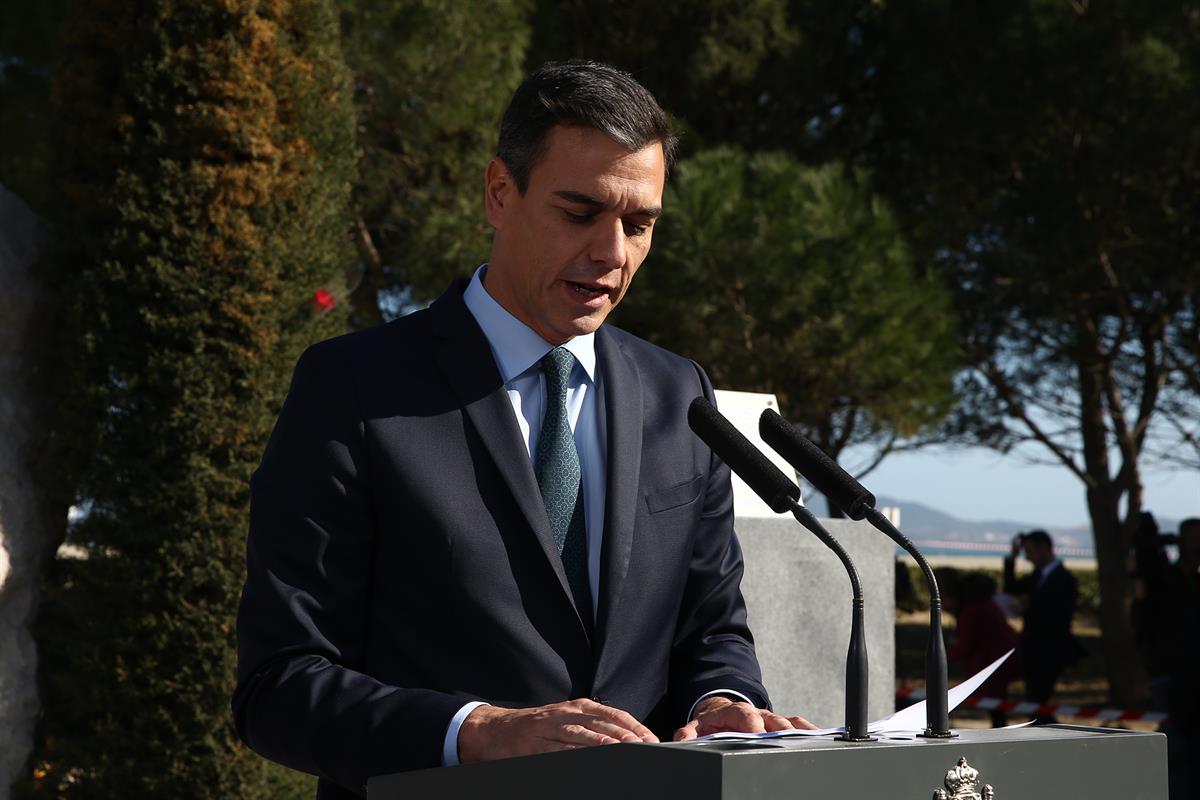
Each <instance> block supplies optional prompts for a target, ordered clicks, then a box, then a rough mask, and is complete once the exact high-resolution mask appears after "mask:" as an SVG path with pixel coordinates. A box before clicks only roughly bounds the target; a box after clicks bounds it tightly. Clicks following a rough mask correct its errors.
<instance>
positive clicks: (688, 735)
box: [673, 720, 700, 742]
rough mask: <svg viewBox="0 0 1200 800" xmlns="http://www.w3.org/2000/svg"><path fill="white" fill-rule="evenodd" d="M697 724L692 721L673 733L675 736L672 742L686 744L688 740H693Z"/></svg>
mask: <svg viewBox="0 0 1200 800" xmlns="http://www.w3.org/2000/svg"><path fill="white" fill-rule="evenodd" d="M699 724H700V723H698V722H696V721H695V720H693V721H691V722H689V723H688V724H687V725H684V726H683V727H682V728H680V729H679V730H677V731H675V736H674V737H673V741H676V742H686V741H688V740H689V739H695V738H696V729H697V727H698V726H699Z"/></svg>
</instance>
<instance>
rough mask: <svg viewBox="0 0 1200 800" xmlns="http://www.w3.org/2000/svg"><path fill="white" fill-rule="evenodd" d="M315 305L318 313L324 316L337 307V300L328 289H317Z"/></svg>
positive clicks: (314, 296)
mask: <svg viewBox="0 0 1200 800" xmlns="http://www.w3.org/2000/svg"><path fill="white" fill-rule="evenodd" d="M313 305H314V306H315V307H316V309H317V313H319V314H324V313H325V312H326V311H328V310H329V309H331V308H333V307H334V306H336V305H337V298H336V297H334V296H333V293H332V292H330V291H329V290H328V289H317V290H316V291H315V292H313Z"/></svg>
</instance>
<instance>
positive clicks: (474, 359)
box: [430, 282, 586, 630]
mask: <svg viewBox="0 0 1200 800" xmlns="http://www.w3.org/2000/svg"><path fill="white" fill-rule="evenodd" d="M465 288H466V283H465V282H456V283H455V284H454V285H452V286H451V287H450V289H449V290H448V291H447V292H446V293H445V294H444V295H442V296H441V297H440V298H439V299H438V301H437V302H436V303H434V305H433V306H432V307H431V308H430V311H431V312H433V331H434V335H435V337H436V339H437V342H436V344H435V347H436V349H437V355H436V357H437V363H438V367H439V368H440V369H441V371H442V374H443V375H444V376H445V378H446V380H447V382H449V384H450V385H451V386H452V387H453V389H454V392H455V394H456V395H457V396H458V399H459V401H460V402H461V403H462V405H463V411H464V412H465V413H466V415H467V418H468V419H470V420H471V423H472V425H474V426H475V429H476V430H477V431H479V432H480V439H481V440H482V441H483V444H484V446H485V447H486V448H487V451H488V454H489V455H491V457H492V460H493V461H495V462H496V467H497V469H498V470H499V471H500V475H501V476H502V477H503V479H504V482H505V484H506V485H507V486H508V488H509V491H511V492H512V495H513V498H514V499H515V500H516V501H517V507H518V508H520V510H521V513H522V514H524V515H525V519H526V521H528V523H529V527H530V528H532V529H533V533H534V535H535V536H536V537H537V540H538V543H539V544H540V545H541V547H542V551H543V552H544V553H545V555H546V560H547V561H548V562H549V564H550V568H551V569H553V570H554V574H555V575H556V576H557V577H558V583H559V586H560V587H561V588H562V592H563V597H564V599H565V600H566V601H567V602H568V603H571V602H572V601H571V591H570V589H569V587H568V584H567V576H566V572H565V571H564V570H563V565H562V558H561V557H560V556H559V554H558V545H557V544H555V542H554V533H553V532H552V531H551V530H550V521H549V520H548V519H547V517H546V506H545V504H544V503H543V502H542V494H541V491H540V490H539V489H538V485H537V478H536V477H535V476H534V474H533V466H532V464H531V463H530V461H529V451H528V450H527V449H526V447H525V442H524V440H523V439H522V438H521V431H520V429H519V428H518V427H517V421H516V418H515V416H514V414H513V407H512V403H511V402H510V401H509V399H508V394H507V392H506V391H505V389H504V383H503V382H502V381H501V379H500V371H499V369H497V367H496V362H495V359H494V358H493V357H492V351H491V348H490V347H489V346H488V343H487V339H486V338H485V337H484V335H483V331H482V330H480V328H479V324H478V323H477V322H476V321H475V318H474V317H473V316H471V312H470V311H468V310H467V307H466V305H465V304H464V303H463V301H462V292H463V290H464V289H465ZM572 607H573V606H572ZM579 624H580V626H583V622H582V621H580V623H579ZM585 630H586V629H585Z"/></svg>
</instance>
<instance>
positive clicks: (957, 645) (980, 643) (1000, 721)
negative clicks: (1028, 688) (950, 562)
mask: <svg viewBox="0 0 1200 800" xmlns="http://www.w3.org/2000/svg"><path fill="white" fill-rule="evenodd" d="M938 586H939V588H940V589H941V591H942V599H943V601H944V603H945V607H946V610H947V611H949V612H950V613H951V614H953V615H954V620H955V629H956V634H957V638H956V640H955V642H954V644H953V645H951V647H950V649H949V650H948V651H947V653H946V659H947V660H948V661H950V662H959V661H961V662H962V663H963V665H964V667H965V668H966V671H967V674H968V675H974V674H975V673H977V672H979V670H981V669H983V668H984V667H986V666H987V665H988V664H991V663H992V662H993V661H995V660H996V659H997V658H999V657H1000V656H1002V655H1004V654H1005V653H1007V652H1008V651H1009V650H1015V651H1016V652H1014V653H1013V654H1012V655H1011V656H1009V658H1008V660H1007V661H1005V662H1004V663H1003V664H1001V665H1000V668H999V669H998V670H996V672H995V673H994V674H993V675H992V676H991V677H990V678H988V679H987V680H986V681H984V682H983V684H982V685H981V686H980V687H979V689H978V690H976V692H975V694H976V695H977V696H979V697H990V698H996V699H998V700H1006V699H1007V698H1008V684H1009V683H1011V682H1012V681H1014V680H1016V679H1017V677H1018V676H1019V675H1020V674H1021V643H1020V639H1019V637H1018V636H1017V632H1016V631H1015V630H1013V628H1012V626H1011V625H1009V624H1008V619H1007V618H1006V617H1005V615H1004V611H1003V610H1002V609H1001V608H1000V606H999V605H998V604H997V603H996V581H995V579H994V578H992V577H991V576H989V575H985V574H984V573H982V572H968V573H967V574H965V575H963V574H961V573H960V572H959V571H958V570H956V569H953V568H949V569H946V570H939V574H938ZM988 713H989V715H990V716H991V720H992V727H993V728H1002V727H1004V726H1005V725H1007V724H1008V714H1007V713H1006V712H1005V711H1004V709H1001V708H993V709H990V710H989V712H988Z"/></svg>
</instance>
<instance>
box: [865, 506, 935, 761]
mask: <svg viewBox="0 0 1200 800" xmlns="http://www.w3.org/2000/svg"><path fill="white" fill-rule="evenodd" d="M864 511H865V516H866V519H867V522H870V523H871V524H872V525H873V526H875V527H876V528H877V529H878V530H880V531H881V532H882V533H883V534H884V535H886V536H887V537H888V538H889V539H891V540H892V541H893V542H895V543H896V544H898V545H900V546H901V547H903V548H904V549H905V550H906V551H907V552H908V554H909V555H910V556H912V557H913V559H914V560H915V561H916V562H917V564H918V565H919V566H920V567H921V572H922V574H924V576H925V583H926V584H928V586H929V643H928V645H927V646H926V648H925V731H924V733H922V734H920V735H921V736H924V737H926V738H929V739H950V738H953V737H954V735H955V734H954V733H953V732H952V731H951V730H950V709H949V705H948V696H947V691H948V689H949V681H948V679H947V676H946V642H945V640H944V639H943V638H942V595H941V593H940V592H938V585H937V578H935V577H934V575H933V569H932V568H931V567H930V566H929V562H928V561H926V560H925V556H923V555H921V551H919V550H918V549H917V546H916V545H914V544H913V543H912V542H911V541H910V540H909V538H908V537H907V536H905V535H904V534H903V533H901V532H900V531H899V530H898V529H897V528H896V526H895V525H893V524H892V522H891V520H889V519H888V518H887V517H886V516H884V514H883V512H881V511H879V510H877V509H876V508H875V507H874V506H867V507H866V508H865V509H864Z"/></svg>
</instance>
